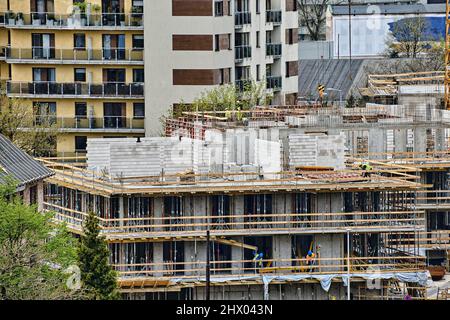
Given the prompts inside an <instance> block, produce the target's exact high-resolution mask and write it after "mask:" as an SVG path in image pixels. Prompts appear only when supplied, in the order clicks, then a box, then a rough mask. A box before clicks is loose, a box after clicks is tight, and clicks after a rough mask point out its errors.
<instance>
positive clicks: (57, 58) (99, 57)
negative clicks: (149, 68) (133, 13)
mask: <svg viewBox="0 0 450 320" xmlns="http://www.w3.org/2000/svg"><path fill="white" fill-rule="evenodd" d="M2 56H5V58H6V60H8V61H10V62H13V63H37V62H40V63H52V64H74V63H75V64H96V63H101V64H107V63H110V64H134V65H143V64H144V52H143V51H142V50H133V49H122V48H113V49H86V50H73V49H58V48H42V47H34V48H10V47H4V48H0V59H1V58H2Z"/></svg>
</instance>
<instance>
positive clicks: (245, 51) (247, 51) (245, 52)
mask: <svg viewBox="0 0 450 320" xmlns="http://www.w3.org/2000/svg"><path fill="white" fill-rule="evenodd" d="M235 48H236V51H235V52H236V54H235V59H236V60H242V59H246V58H251V57H252V47H251V46H237V47H235Z"/></svg>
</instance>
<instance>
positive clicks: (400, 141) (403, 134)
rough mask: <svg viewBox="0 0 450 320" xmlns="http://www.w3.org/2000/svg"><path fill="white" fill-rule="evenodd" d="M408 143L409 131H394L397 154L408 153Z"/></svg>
mask: <svg viewBox="0 0 450 320" xmlns="http://www.w3.org/2000/svg"><path fill="white" fill-rule="evenodd" d="M407 142H408V132H407V129H395V130H394V144H395V152H406V144H407Z"/></svg>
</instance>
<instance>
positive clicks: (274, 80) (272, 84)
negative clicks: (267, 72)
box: [266, 76, 282, 91]
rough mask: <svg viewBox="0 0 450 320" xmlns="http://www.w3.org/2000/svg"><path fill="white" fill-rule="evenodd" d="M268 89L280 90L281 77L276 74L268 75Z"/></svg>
mask: <svg viewBox="0 0 450 320" xmlns="http://www.w3.org/2000/svg"><path fill="white" fill-rule="evenodd" d="M266 80H267V89H272V90H274V91H279V90H281V86H282V83H281V81H282V80H281V77H276V76H268V77H267V79H266Z"/></svg>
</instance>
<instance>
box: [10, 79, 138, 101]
mask: <svg viewBox="0 0 450 320" xmlns="http://www.w3.org/2000/svg"><path fill="white" fill-rule="evenodd" d="M6 92H7V94H8V95H17V96H27V95H45V96H86V97H91V98H92V97H99V98H101V97H122V98H127V97H129V98H143V97H144V84H143V83H139V82H136V83H122V82H109V83H100V84H93V83H78V82H72V83H58V82H47V81H34V82H13V81H9V82H8V83H7V88H6Z"/></svg>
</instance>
